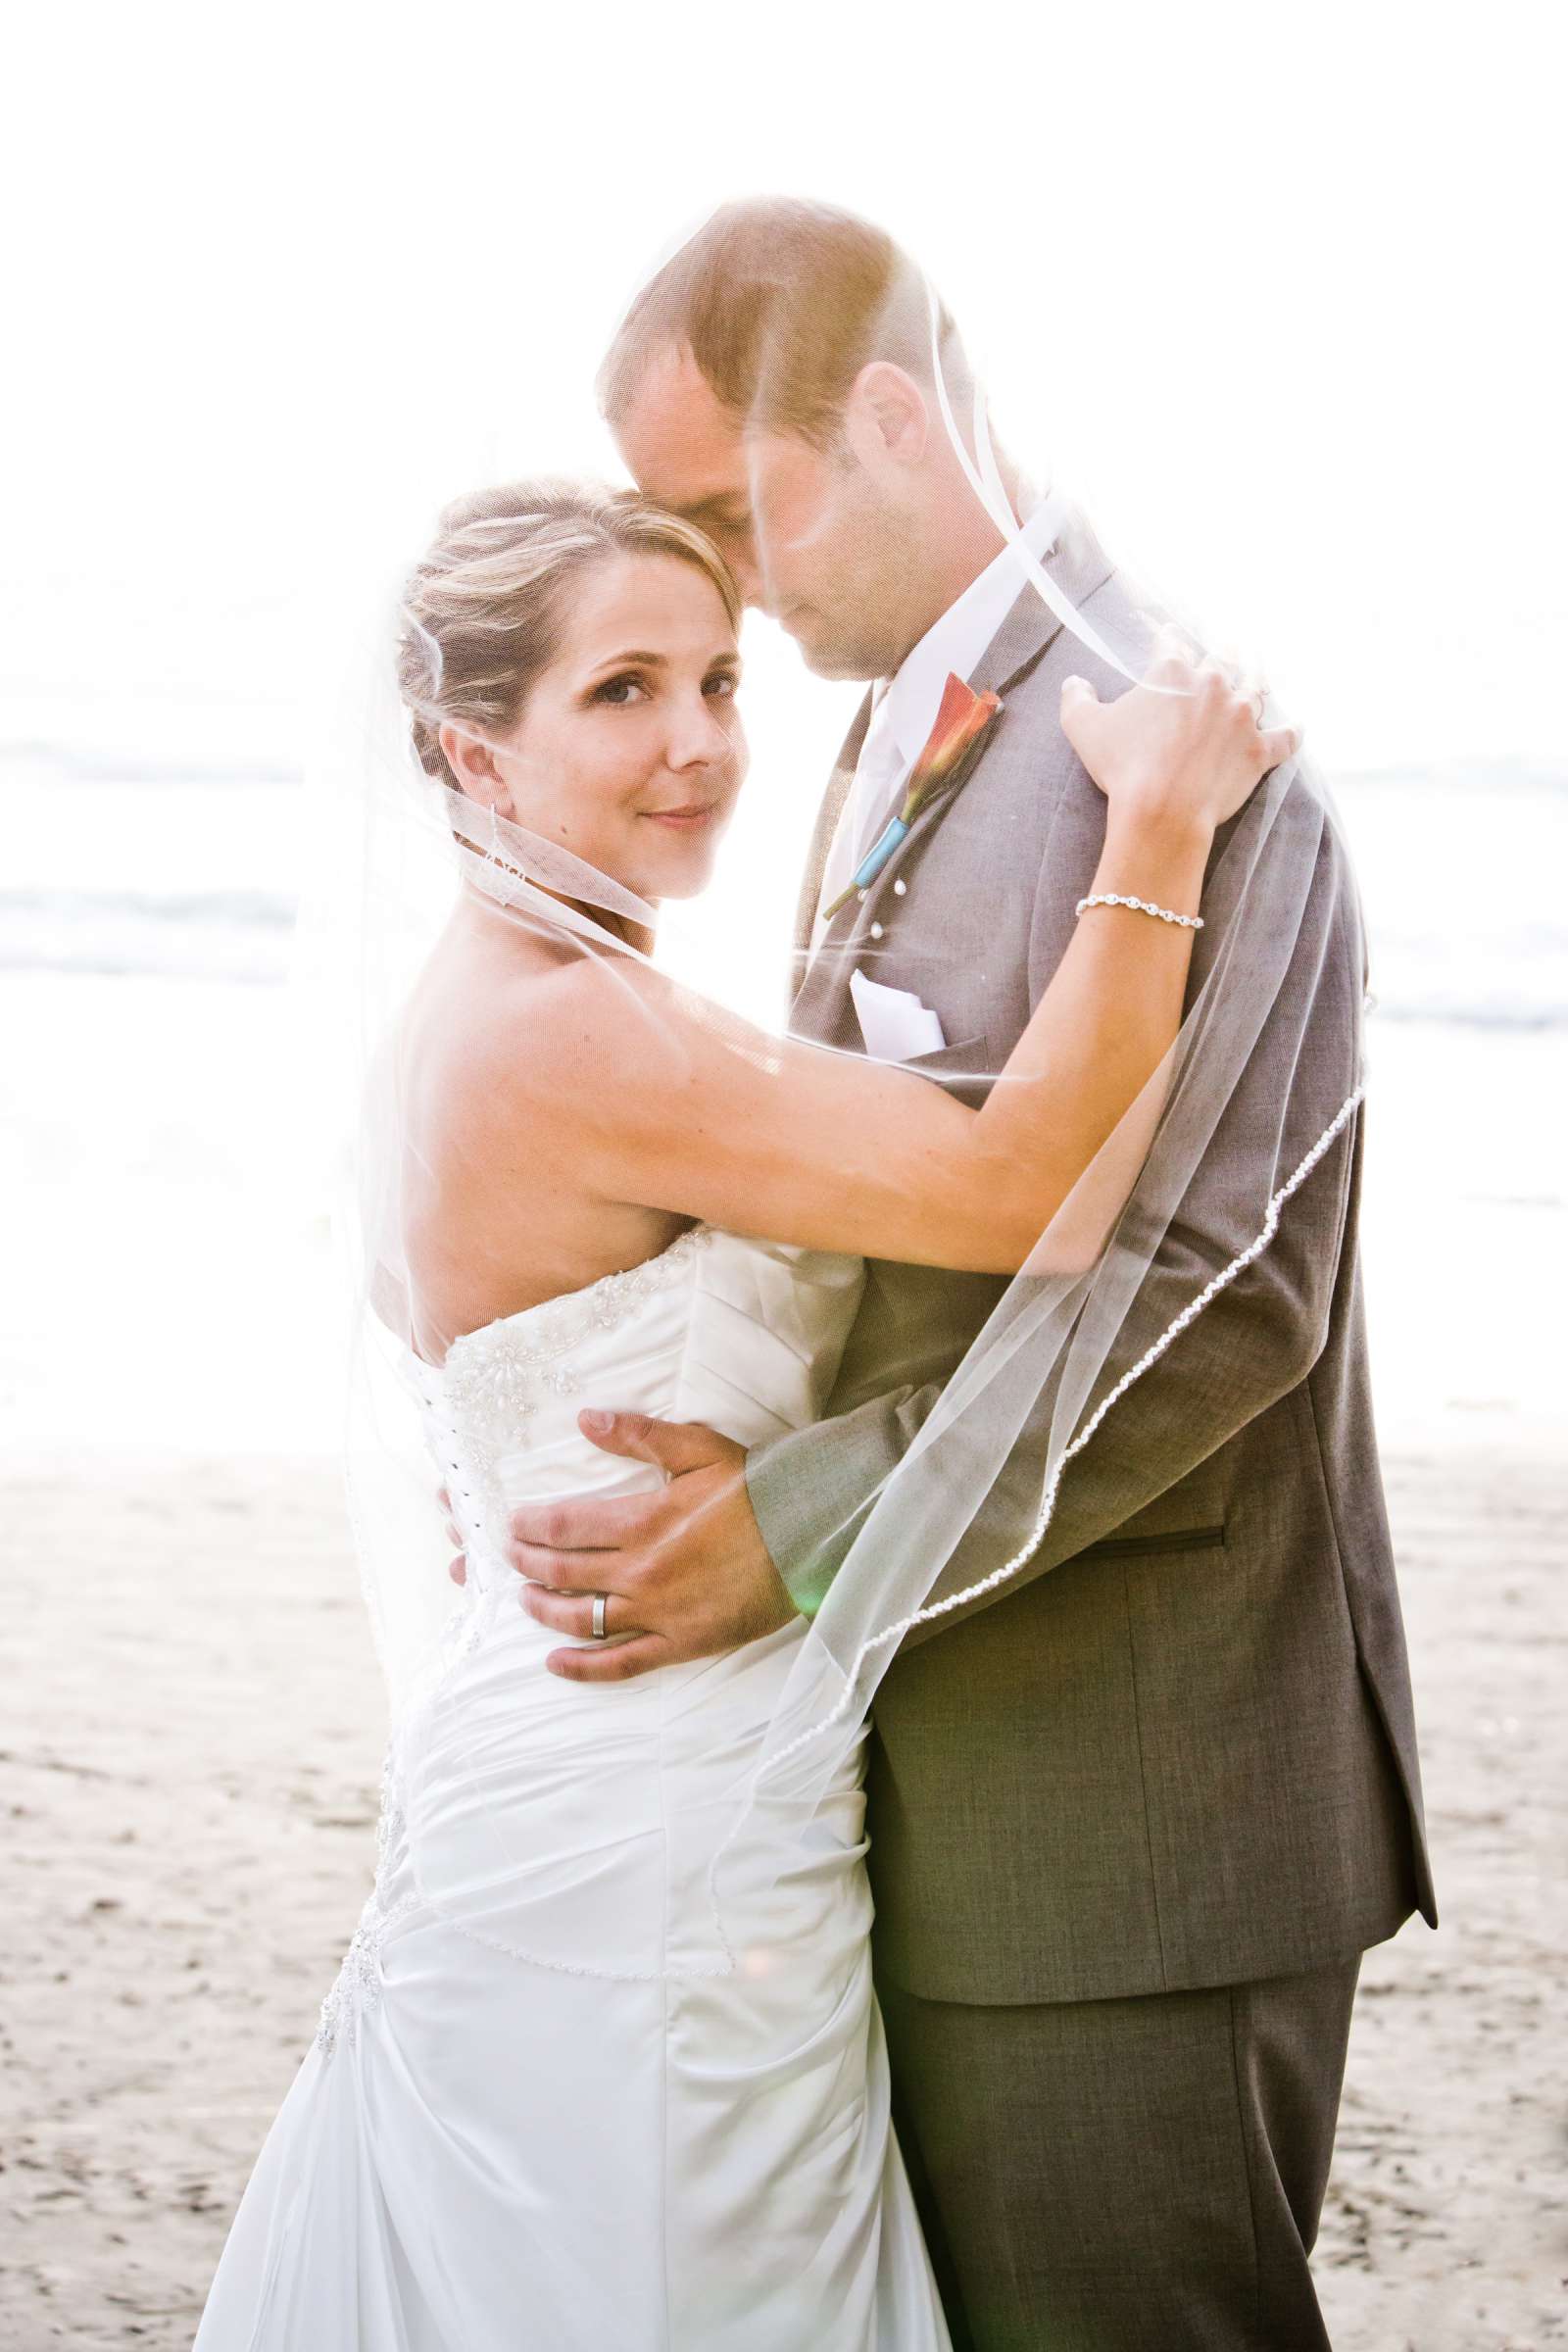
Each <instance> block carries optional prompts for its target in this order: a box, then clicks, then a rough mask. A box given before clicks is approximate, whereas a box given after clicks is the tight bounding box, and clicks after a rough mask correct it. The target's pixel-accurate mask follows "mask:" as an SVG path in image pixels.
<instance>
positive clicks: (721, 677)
mask: <svg viewBox="0 0 1568 2352" xmlns="http://www.w3.org/2000/svg"><path fill="white" fill-rule="evenodd" d="M739 686H740V679H739V678H738V677H737V676H736V674H735V672H734V671H733V670H732V669H715V670H714V671H713V673H712V675H711V677H709V678H705V679H704V681H703V692H704V693H705V694H716V695H720V696H722V697H724V698H726V699H727V698H728V697H729V696H730V695H733V694H734V693H735V692H736V691H737V690H738V688H739Z"/></svg>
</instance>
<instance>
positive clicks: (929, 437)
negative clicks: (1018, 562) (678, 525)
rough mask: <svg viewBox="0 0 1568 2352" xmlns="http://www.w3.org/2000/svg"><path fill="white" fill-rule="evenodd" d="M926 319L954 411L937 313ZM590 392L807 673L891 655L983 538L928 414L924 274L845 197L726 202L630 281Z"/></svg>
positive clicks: (935, 420)
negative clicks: (648, 272)
mask: <svg viewBox="0 0 1568 2352" xmlns="http://www.w3.org/2000/svg"><path fill="white" fill-rule="evenodd" d="M938 334H939V337H940V346H941V356H942V367H943V374H944V381H945V383H946V385H947V389H948V395H949V398H950V400H951V401H952V403H953V407H954V411H955V414H956V415H965V414H966V411H967V402H968V398H969V397H970V396H971V395H972V385H971V384H970V381H969V378H968V371H967V368H966V365H965V362H964V358H963V352H962V347H961V345H960V344H959V342H958V338H957V334H956V330H955V328H954V326H953V322H952V320H951V319H949V318H948V316H947V313H946V312H945V311H942V312H940V314H939V320H938ZM599 389H600V398H601V402H602V404H603V407H604V412H605V416H606V417H607V418H608V420H609V423H610V425H611V428H612V430H613V433H614V435H615V438H616V441H617V443H618V444H619V447H620V450H621V454H622V456H623V457H624V458H625V460H626V463H627V465H628V466H630V468H631V471H632V472H633V474H634V475H635V476H636V478H637V481H638V483H639V485H640V487H641V488H642V489H643V490H644V491H645V492H646V493H647V494H648V495H649V496H650V497H651V498H655V499H657V500H659V502H660V503H661V504H662V505H663V506H667V507H672V508H674V509H675V510H676V511H677V512H678V513H680V514H682V515H687V516H688V517H690V519H691V520H693V521H694V522H697V523H700V524H701V525H702V526H703V528H704V529H705V530H707V531H708V532H709V534H710V535H711V537H712V538H713V539H714V540H715V541H716V542H717V544H718V545H719V547H720V548H721V549H722V550H723V552H724V554H725V555H726V556H727V557H728V558H729V561H730V563H731V564H732V565H733V567H734V569H735V571H736V573H737V575H738V576H739V579H740V582H741V587H742V590H743V592H744V594H745V596H746V600H747V602H748V603H749V604H755V605H760V607H761V608H762V609H763V610H764V611H765V612H768V613H772V614H773V615H774V616H775V617H776V618H777V619H778V620H779V621H780V622H781V623H782V624H783V626H784V627H785V628H786V629H788V630H789V632H790V634H791V635H792V636H793V637H794V638H795V639H796V640H797V642H798V643H799V645H800V648H801V651H802V653H803V654H804V656H805V658H806V660H807V662H809V665H810V666H811V668H813V669H815V670H817V671H819V672H820V673H821V674H822V675H823V676H825V677H843V678H875V677H881V676H883V675H885V674H886V673H887V672H889V671H891V670H893V669H895V668H896V667H897V666H898V664H899V662H901V661H902V660H903V658H904V656H905V655H906V654H907V652H908V650H909V648H910V646H911V645H913V644H914V643H915V642H916V641H917V640H918V639H919V638H920V637H921V636H923V635H924V633H925V631H926V629H928V628H929V627H930V625H931V623H932V622H933V621H934V620H935V619H936V618H937V616H938V615H939V614H940V613H943V612H945V611H946V610H947V608H948V606H949V605H950V604H951V603H952V602H953V600H954V598H955V597H956V595H958V594H959V592H960V591H961V590H962V588H963V587H964V586H965V585H966V584H967V582H968V581H969V580H971V579H972V578H973V577H974V576H975V574H976V572H978V571H979V570H980V569H981V567H982V566H983V565H984V564H986V563H987V562H988V561H989V559H990V557H991V556H992V555H994V554H995V553H996V550H997V547H998V545H999V544H1000V541H999V539H998V536H997V534H996V532H995V531H994V530H993V529H992V527H991V525H990V524H989V523H988V522H987V521H986V520H985V517H984V515H983V514H982V512H981V510H980V508H979V506H978V504H977V502H976V501H975V500H974V498H973V497H972V495H971V493H970V491H969V489H968V486H967V483H966V482H965V480H964V477H963V473H962V470H961V468H960V466H959V465H958V462H957V460H956V456H955V454H954V451H953V448H952V445H951V442H950V440H949V438H948V434H947V432H946V429H945V427H944V425H943V422H942V417H941V413H940V410H939V408H938V404H937V397H936V389H935V378H934V373H933V366H932V330H931V323H930V316H929V307H928V301H927V295H926V289H925V281H924V279H923V278H922V276H921V273H920V271H919V270H917V269H916V268H915V266H914V264H913V263H912V262H910V261H909V259H908V258H907V255H905V254H903V253H901V251H900V250H899V248H898V246H896V245H895V244H894V242H893V240H892V238H891V237H889V236H888V235H887V234H886V233H885V232H884V231H883V230H881V229H879V228H875V227H873V226H872V225H871V224H870V223H869V222H868V221H859V220H857V219H856V218H855V217H854V216H853V215H852V214H849V213H841V212H836V211H834V210H832V209H831V208H830V207H828V206H826V205H818V204H806V203H800V202H796V201H793V200H791V199H787V198H764V199H759V200H757V201H754V202H750V203H743V204H732V205H726V206H725V207H724V208H723V209H722V210H721V211H719V212H717V213H715V214H714V215H713V216H712V218H711V220H710V221H707V222H706V223H705V224H704V226H703V227H702V228H700V229H699V230H698V232H697V234H696V235H695V236H694V237H691V238H690V239H688V241H687V242H686V244H685V245H683V246H682V247H681V249H680V251H679V252H678V253H677V254H676V255H675V256H674V258H673V260H671V261H669V262H667V263H666V264H665V265H664V267H663V268H662V270H660V271H659V273H658V275H657V276H656V277H654V278H652V279H651V280H650V281H649V283H648V284H647V285H646V286H645V287H644V288H643V290H642V292H641V293H640V294H639V295H638V297H637V300H636V301H635V302H634V303H633V305H632V307H631V309H630V311H629V312H628V313H627V316H626V318H625V319H624V320H623V322H622V324H621V326H620V328H619V330H618V332H617V334H616V336H615V339H614V342H613V344H612V346H611V349H610V351H609V353H608V355H607V357H606V360H605V363H604V367H603V368H602V369H601V372H600V379H599Z"/></svg>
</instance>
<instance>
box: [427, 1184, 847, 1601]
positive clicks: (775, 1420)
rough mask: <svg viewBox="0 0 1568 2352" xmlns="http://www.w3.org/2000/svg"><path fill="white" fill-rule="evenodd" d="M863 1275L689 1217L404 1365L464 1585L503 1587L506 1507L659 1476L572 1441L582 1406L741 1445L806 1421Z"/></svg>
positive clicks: (508, 1575) (642, 1483)
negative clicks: (622, 1261) (650, 1242)
mask: <svg viewBox="0 0 1568 2352" xmlns="http://www.w3.org/2000/svg"><path fill="white" fill-rule="evenodd" d="M862 1281H863V1267H862V1263H861V1260H860V1259H858V1258H855V1257H845V1256H839V1255H837V1254H833V1253H829V1252H827V1251H824V1250H799V1249H793V1248H790V1247H788V1246H787V1245H785V1244H783V1243H777V1242H765V1241H758V1240H754V1239H751V1238H749V1237H747V1236H745V1235H741V1234H735V1233H728V1232H725V1231H723V1230H721V1229H719V1228H717V1227H715V1226H711V1225H697V1226H694V1227H692V1229H691V1230H690V1231H689V1232H687V1233H683V1234H682V1235H680V1236H679V1238H678V1239H677V1240H676V1241H674V1242H672V1243H671V1244H670V1246H669V1248H668V1249H667V1250H663V1251H662V1253H661V1254H660V1255H659V1256H657V1257H653V1258H649V1259H648V1260H646V1262H645V1263H643V1264H642V1265H638V1266H632V1267H630V1268H629V1269H628V1270H627V1271H626V1272H625V1273H620V1274H611V1275H607V1276H606V1277H605V1278H604V1280H603V1281H600V1282H596V1283H591V1284H590V1285H589V1286H588V1287H587V1288H586V1289H584V1290H580V1291H572V1292H569V1293H567V1294H566V1295H565V1296H564V1297H562V1298H559V1299H547V1300H546V1301H545V1302H544V1303H543V1304H542V1305H539V1306H532V1307H526V1308H524V1309H523V1310H522V1311H521V1312H520V1313H518V1314H515V1315H506V1316H503V1317H501V1318H500V1319H499V1320H497V1321H496V1322H494V1323H486V1324H484V1325H483V1326H482V1327H481V1328H480V1329H479V1330H477V1331H472V1332H469V1333H467V1334H466V1336H465V1337H463V1338H462V1339H459V1340H457V1341H455V1342H454V1343H453V1345H452V1347H451V1348H450V1349H449V1350H448V1353H447V1358H446V1361H445V1363H444V1364H443V1365H441V1366H440V1367H435V1366H431V1365H428V1364H420V1365H417V1367H416V1372H415V1377H416V1379H417V1384H418V1387H419V1390H420V1393H421V1396H422V1398H423V1403H424V1409H425V1416H426V1426H427V1429H428V1433H429V1438H430V1444H431V1448H432V1452H433V1455H434V1458H435V1460H436V1461H437V1462H438V1463H439V1465H440V1469H441V1474H442V1478H443V1479H444V1481H445V1483H446V1485H447V1487H448V1490H449V1492H450V1493H451V1495H452V1498H453V1503H454V1516H455V1517H456V1519H457V1522H458V1524H459V1526H460V1527H461V1528H462V1530H463V1533H464V1537H465V1540H466V1548H467V1557H468V1570H469V1577H470V1579H471V1582H472V1589H473V1591H474V1593H476V1594H477V1593H485V1592H487V1591H490V1590H493V1589H494V1588H496V1587H497V1586H498V1585H500V1586H502V1587H504V1588H505V1589H506V1590H507V1591H509V1592H510V1591H511V1590H512V1588H513V1587H514V1585H515V1570H514V1569H512V1568H511V1567H510V1566H509V1565H508V1564H507V1562H506V1560H505V1558H504V1556H503V1552H502V1546H503V1545H504V1544H505V1542H506V1538H507V1522H508V1515H509V1513H510V1511H511V1510H512V1509H513V1508H515V1506H516V1504H518V1503H519V1502H522V1501H524V1500H529V1501H532V1500H539V1499H550V1498H552V1497H555V1496H558V1495H587V1494H597V1495H622V1494H635V1493H637V1492H639V1491H641V1490H646V1489H648V1488H651V1487H656V1486H657V1485H658V1484H659V1483H660V1478H661V1473H660V1472H659V1471H658V1470H657V1469H655V1468H654V1467H652V1466H651V1465H650V1464H647V1463H641V1462H631V1461H626V1460H624V1459H622V1458H620V1457H618V1456H616V1455H613V1454H609V1453H605V1452H603V1451H602V1450H601V1449H600V1448H599V1447H598V1446H594V1445H592V1444H591V1443H590V1441H589V1440H588V1439H587V1438H585V1437H584V1436H583V1435H582V1432H581V1431H580V1430H579V1429H578V1427H577V1415H578V1413H579V1412H581V1411H582V1410H583V1409H584V1408H585V1407H587V1406H600V1407H604V1408H606V1409H610V1410H614V1411H623V1412H639V1413H647V1414H650V1415H652V1416H653V1417H654V1418H656V1419H658V1420H662V1421H696V1422H702V1423H703V1424H705V1426H707V1427H709V1428H711V1429H715V1430H717V1431H719V1432H720V1433H721V1435H723V1436H725V1437H728V1438H733V1439H735V1440H736V1441H737V1442H738V1443H739V1444H741V1445H744V1446H753V1445H757V1444H760V1442H761V1441H763V1440H764V1439H767V1438H772V1437H777V1436H779V1435H781V1434H782V1433H783V1432H784V1431H786V1430H790V1429H799V1428H802V1427H804V1426H805V1425H806V1424H807V1423H808V1422H809V1421H812V1420H815V1419H816V1418H818V1417H819V1415H820V1414H821V1412H822V1410H823V1408H824V1405H825V1403H826V1400H827V1396H828V1392H829V1390H830V1389H831V1388H832V1385H833V1380H834V1375H835V1373H836V1371H837V1369H838V1363H839V1358H840V1355H841V1354H842V1352H843V1349H844V1344H845V1341H846V1339H847V1337H848V1335H849V1329H850V1325H851V1323H852V1322H853V1320H854V1318H855V1312H856V1308H857V1306H858V1302H859V1297H860V1290H861V1285H862ZM558 1639H559V1638H558Z"/></svg>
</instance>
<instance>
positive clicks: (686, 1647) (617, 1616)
mask: <svg viewBox="0 0 1568 2352" xmlns="http://www.w3.org/2000/svg"><path fill="white" fill-rule="evenodd" d="M578 1423H579V1426H580V1428H581V1430H582V1433H583V1435H584V1437H586V1438H589V1439H591V1440H592V1441H593V1443H594V1445H596V1446H600V1447H602V1448H603V1450H604V1451H605V1452H606V1453H614V1454H620V1455H622V1456H624V1457H625V1458H626V1459H627V1460H629V1461H635V1462H653V1463H655V1464H657V1466H658V1467H659V1468H660V1469H661V1470H662V1471H663V1472H664V1473H665V1483H664V1484H663V1486H662V1487H657V1488H655V1490H654V1491H653V1493H652V1494H643V1495H583V1496H581V1497H580V1498H577V1499H564V1500H561V1501H556V1502H535V1503H527V1504H524V1505H523V1507H522V1508H521V1509H520V1510H516V1511H514V1513H513V1515H512V1537H513V1541H512V1544H511V1545H510V1546H509V1551H510V1556H511V1559H512V1563H513V1565H514V1567H515V1568H516V1570H517V1571H518V1574H519V1575H520V1576H522V1577H524V1578H525V1579H526V1580H527V1581H526V1582H525V1583H524V1585H523V1587H522V1591H521V1595H520V1597H521V1601H522V1605H523V1607H524V1608H525V1609H526V1610H527V1612H528V1615H529V1616H530V1617H533V1618H536V1619H537V1621H538V1622H539V1624H540V1625H546V1626H549V1627H551V1628H552V1629H553V1630H554V1631H555V1632H556V1633H559V1634H568V1635H571V1636H573V1637H574V1638H575V1639H576V1640H577V1641H584V1640H587V1639H588V1638H589V1637H591V1636H592V1634H593V1631H594V1625H593V1615H594V1595H595V1594H596V1593H605V1594H607V1595H608V1598H607V1601H606V1605H605V1611H604V1625H605V1639H604V1640H603V1641H602V1642H592V1645H591V1646H590V1647H587V1648H582V1649H578V1648H570V1649H557V1650H552V1651H551V1653H550V1656H549V1658H548V1659H547V1660H546V1664H547V1665H548V1666H549V1668H550V1670H551V1672H552V1674H559V1675H562V1676H563V1677H564V1679H565V1680H566V1681H568V1682H573V1683H618V1682H624V1681H625V1680H626V1679H627V1678H628V1677H629V1676H631V1675H635V1674H646V1673H647V1671H648V1669H649V1668H650V1667H651V1666H670V1665H674V1664H675V1663H676V1662H677V1661H678V1660H680V1659H682V1658H707V1657H712V1656H714V1655H715V1654H716V1653H717V1652H719V1651H721V1650H727V1649H736V1648H738V1647H739V1646H740V1644H741V1643H742V1642H755V1641H757V1640H759V1639H760V1636H762V1635H763V1634H771V1633H773V1632H775V1631H776V1630H777V1628H778V1627H779V1626H781V1625H787V1624H788V1622H789V1620H790V1619H791V1618H792V1617H793V1616H794V1615H795V1614H796V1610H795V1603H794V1602H793V1601H792V1600H791V1598H790V1596H789V1594H788V1593H787V1592H786V1591H785V1589H784V1586H783V1584H782V1582H781V1581H780V1578H779V1573H778V1570H777V1569H776V1568H775V1567H774V1565H773V1562H772V1559H771V1558H770V1556H769V1554H768V1550H767V1547H766V1545H765V1544H763V1542H762V1539H761V1536H760V1533H759V1531H758V1525H757V1521H756V1519H755V1517H754V1516H753V1513H752V1505H751V1498H750V1496H749V1495H748V1494H747V1491H746V1448H745V1446H737V1445H735V1444H734V1443H733V1441H732V1440H730V1439H729V1438H720V1437H716V1436H715V1435H714V1433H713V1432H712V1430H711V1429H704V1428H703V1427H702V1426H701V1424H700V1423H698V1422H689V1421H654V1420H650V1419H649V1417H648V1415H647V1414H646V1413H595V1412H586V1413H582V1414H579V1416H578Z"/></svg>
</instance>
